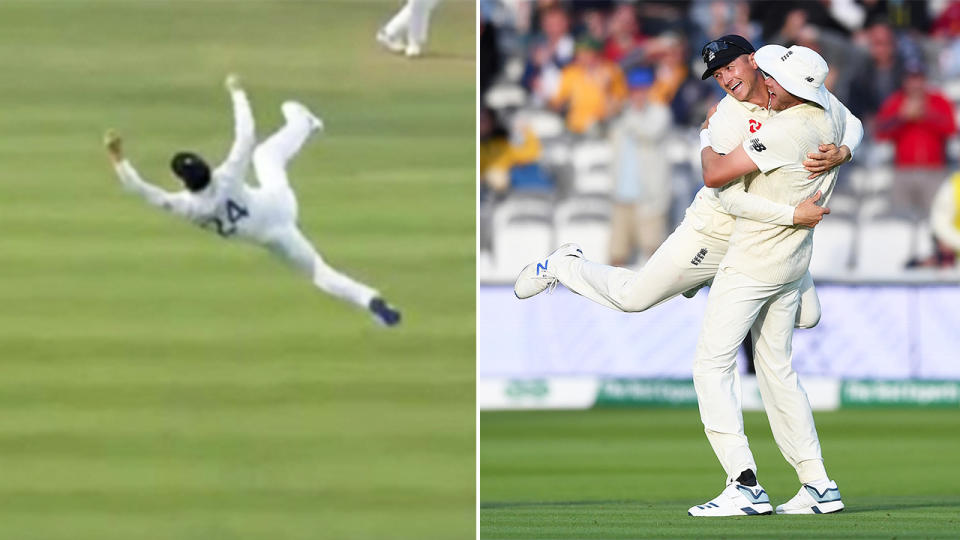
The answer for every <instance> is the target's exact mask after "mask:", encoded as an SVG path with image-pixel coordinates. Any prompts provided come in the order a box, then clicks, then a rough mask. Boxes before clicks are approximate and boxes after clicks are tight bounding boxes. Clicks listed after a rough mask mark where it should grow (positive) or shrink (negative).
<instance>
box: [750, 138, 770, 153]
mask: <svg viewBox="0 0 960 540" xmlns="http://www.w3.org/2000/svg"><path fill="white" fill-rule="evenodd" d="M750 148H753V149H754V151H756V152H763V151H764V150H766V149H767V147H766V146H764V145H763V143H762V142H760V139H750Z"/></svg>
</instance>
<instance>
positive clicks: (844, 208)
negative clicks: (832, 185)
mask: <svg viewBox="0 0 960 540" xmlns="http://www.w3.org/2000/svg"><path fill="white" fill-rule="evenodd" d="M827 208H829V209H830V215H829V216H828V217H827V218H826V219H833V218H834V217H836V216H837V215H841V216H855V215H857V212H858V211H859V209H860V201H859V200H857V198H856V197H854V196H851V195H844V194H842V193H836V192H834V194H833V195H832V196H831V197H830V201H829V202H827Z"/></svg>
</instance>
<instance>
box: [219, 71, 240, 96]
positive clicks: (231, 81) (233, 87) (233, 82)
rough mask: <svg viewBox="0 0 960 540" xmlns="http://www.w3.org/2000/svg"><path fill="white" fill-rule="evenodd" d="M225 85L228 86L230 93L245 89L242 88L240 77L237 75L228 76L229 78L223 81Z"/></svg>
mask: <svg viewBox="0 0 960 540" xmlns="http://www.w3.org/2000/svg"><path fill="white" fill-rule="evenodd" d="M223 85H224V86H226V87H227V90H228V91H230V92H238V91H240V90H243V88H241V87H240V76H239V75H237V74H236V73H231V74H229V75H227V78H226V79H225V80H224V81H223Z"/></svg>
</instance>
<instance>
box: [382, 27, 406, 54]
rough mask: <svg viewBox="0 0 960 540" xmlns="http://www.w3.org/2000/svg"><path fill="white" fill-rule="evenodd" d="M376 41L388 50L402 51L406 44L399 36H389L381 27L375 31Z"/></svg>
mask: <svg viewBox="0 0 960 540" xmlns="http://www.w3.org/2000/svg"><path fill="white" fill-rule="evenodd" d="M377 41H378V42H379V43H380V44H381V45H383V46H384V47H386V49H387V50H388V51H390V52H395V53H402V52H403V51H404V49H406V48H407V44H406V43H405V42H404V41H403V40H402V39H400V38H398V37H395V36H391V35H390V34H388V33H387V31H386V30H385V29H383V28H381V29H380V30H378V31H377Z"/></svg>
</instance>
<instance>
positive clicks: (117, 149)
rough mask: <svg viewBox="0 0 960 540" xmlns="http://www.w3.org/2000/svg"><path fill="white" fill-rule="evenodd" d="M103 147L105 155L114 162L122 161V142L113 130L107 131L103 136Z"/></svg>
mask: <svg viewBox="0 0 960 540" xmlns="http://www.w3.org/2000/svg"><path fill="white" fill-rule="evenodd" d="M103 145H104V146H106V147H107V154H109V155H110V159H111V160H113V161H114V162H119V161H123V140H122V139H121V138H120V134H119V133H117V132H116V131H115V130H112V129H108V130H107V132H106V133H104V134H103Z"/></svg>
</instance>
